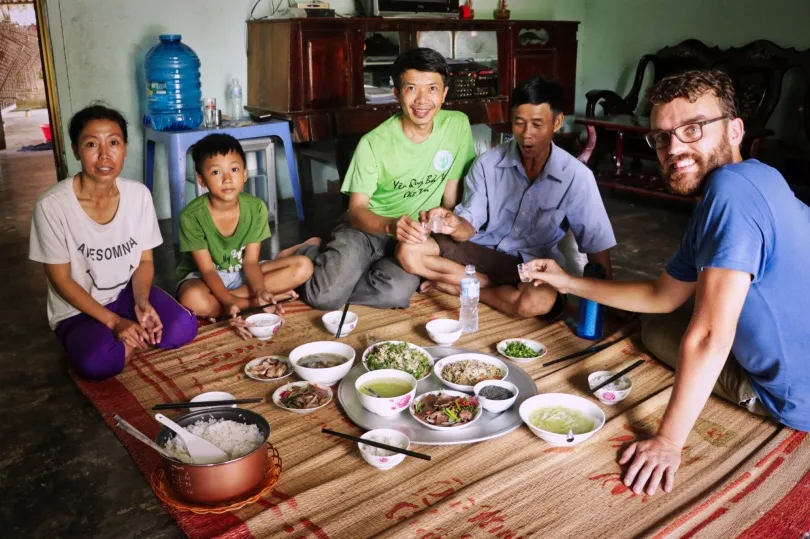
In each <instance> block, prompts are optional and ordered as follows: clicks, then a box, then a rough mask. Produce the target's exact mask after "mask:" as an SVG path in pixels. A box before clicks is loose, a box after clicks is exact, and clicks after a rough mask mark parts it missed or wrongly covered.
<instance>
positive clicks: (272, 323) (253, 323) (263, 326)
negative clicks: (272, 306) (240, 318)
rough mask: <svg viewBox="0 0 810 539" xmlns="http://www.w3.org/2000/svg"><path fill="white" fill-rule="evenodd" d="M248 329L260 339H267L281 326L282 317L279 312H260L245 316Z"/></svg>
mask: <svg viewBox="0 0 810 539" xmlns="http://www.w3.org/2000/svg"><path fill="white" fill-rule="evenodd" d="M245 322H247V323H248V331H250V333H251V334H252V335H253V336H254V337H256V338H257V339H259V340H260V341H267V340H269V339H271V338H272V337H273V335H275V334H276V333H278V330H279V328H281V317H280V316H279V315H277V314H271V313H259V314H254V315H252V316H248V317H247V318H245Z"/></svg>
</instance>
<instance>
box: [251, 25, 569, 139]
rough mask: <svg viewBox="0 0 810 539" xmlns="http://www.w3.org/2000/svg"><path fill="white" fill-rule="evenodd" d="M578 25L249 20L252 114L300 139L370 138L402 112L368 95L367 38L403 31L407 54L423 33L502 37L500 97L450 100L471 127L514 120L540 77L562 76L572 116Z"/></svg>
mask: <svg viewBox="0 0 810 539" xmlns="http://www.w3.org/2000/svg"><path fill="white" fill-rule="evenodd" d="M578 25H579V23H578V22H563V21H490V20H478V21H476V20H472V21H470V20H454V19H398V18H394V19H378V18H335V19H326V18H316V19H287V20H262V21H250V22H248V92H247V105H248V106H247V109H248V110H249V111H250V112H251V113H252V114H253V115H263V114H268V115H271V116H273V117H277V118H281V119H285V120H288V121H290V122H291V123H292V126H293V135H294V140H295V141H296V142H311V141H317V140H326V139H333V138H336V137H343V136H356V135H362V134H364V133H367V132H368V131H370V130H372V129H374V128H375V127H376V126H377V125H379V124H380V123H382V122H383V121H384V120H385V119H386V118H388V117H390V116H391V115H393V114H395V113H397V112H398V111H399V105H398V104H385V105H379V104H375V105H371V104H367V103H366V98H365V93H364V78H363V74H364V51H363V49H364V41H365V39H366V37H367V36H368V35H370V34H372V33H374V32H396V33H397V34H398V36H399V47H400V51H402V50H407V49H410V48H412V47H415V46H416V43H417V35H418V33H419V32H423V31H434V30H438V31H441V30H444V31H478V32H495V34H496V39H497V56H498V58H497V70H498V94H499V95H497V96H494V97H486V98H477V99H462V100H455V101H448V102H447V103H445V105H444V108H447V109H454V110H461V111H463V112H465V113H466V114H467V115H468V116H469V118H470V122H471V123H486V124H489V125H495V124H504V123H507V122H508V121H509V95H510V93H511V91H512V88H514V86H515V84H516V83H518V82H520V81H522V80H524V79H527V78H529V77H531V76H534V75H545V76H549V77H553V78H556V79H558V80H559V81H560V82H561V83H562V85H563V86H564V88H565V89H566V106H565V108H566V112H573V108H574V88H575V85H576V81H575V77H576V62H577V26H578Z"/></svg>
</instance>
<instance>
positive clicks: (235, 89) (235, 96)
mask: <svg viewBox="0 0 810 539" xmlns="http://www.w3.org/2000/svg"><path fill="white" fill-rule="evenodd" d="M230 98H231V121H233V122H235V121H237V120H239V119H241V118H242V87H241V86H239V79H237V78H234V79H233V83H232V84H231V92H230Z"/></svg>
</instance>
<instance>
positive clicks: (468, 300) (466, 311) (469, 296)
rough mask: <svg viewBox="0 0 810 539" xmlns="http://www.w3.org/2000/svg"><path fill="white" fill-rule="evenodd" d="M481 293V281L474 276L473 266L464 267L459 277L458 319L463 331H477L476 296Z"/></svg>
mask: <svg viewBox="0 0 810 539" xmlns="http://www.w3.org/2000/svg"><path fill="white" fill-rule="evenodd" d="M480 295H481V282H480V281H479V280H478V277H476V276H475V266H473V265H468V266H467V267H466V268H464V277H463V278H462V279H461V294H460V299H461V314H460V315H459V317H458V321H459V322H461V327H462V328H463V330H464V332H465V333H471V332H473V331H478V298H479V297H480Z"/></svg>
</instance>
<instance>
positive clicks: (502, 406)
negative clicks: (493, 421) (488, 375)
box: [473, 380, 519, 414]
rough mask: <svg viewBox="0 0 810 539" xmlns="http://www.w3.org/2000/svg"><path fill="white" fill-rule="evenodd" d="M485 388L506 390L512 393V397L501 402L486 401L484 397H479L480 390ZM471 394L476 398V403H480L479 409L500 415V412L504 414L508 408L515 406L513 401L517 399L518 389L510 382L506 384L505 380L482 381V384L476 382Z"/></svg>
mask: <svg viewBox="0 0 810 539" xmlns="http://www.w3.org/2000/svg"><path fill="white" fill-rule="evenodd" d="M487 386H498V387H503V388H505V389H508V390H509V391H511V392H512V397H511V398H509V399H503V400H494V399H488V398H486V397H482V396H481V395H480V393H481V390H482V389H484V388H485V387H487ZM473 393H474V394H475V396H476V397H477V398H478V402H480V403H481V407H482V408H483V409H484V410H486V411H487V412H492V413H493V414H500V413H501V412H505V411H506V410H508V409H509V408H511V407H512V405H513V404H515V401H516V400H517V397H518V393H519V391H518V388H517V386H516V385H515V384H513V383H511V382H507V381H506V380H484V381H483V382H478V383H477V384H475V387H473Z"/></svg>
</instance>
